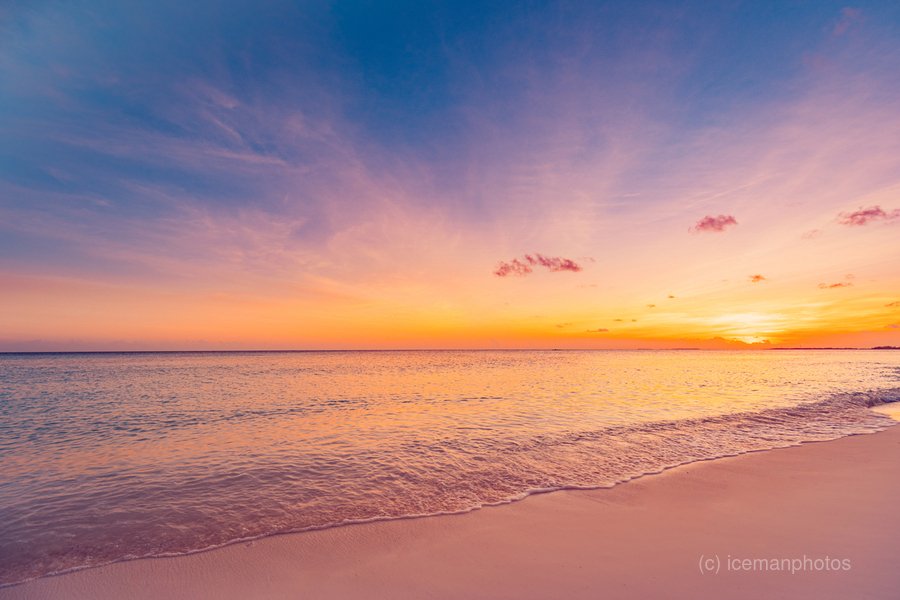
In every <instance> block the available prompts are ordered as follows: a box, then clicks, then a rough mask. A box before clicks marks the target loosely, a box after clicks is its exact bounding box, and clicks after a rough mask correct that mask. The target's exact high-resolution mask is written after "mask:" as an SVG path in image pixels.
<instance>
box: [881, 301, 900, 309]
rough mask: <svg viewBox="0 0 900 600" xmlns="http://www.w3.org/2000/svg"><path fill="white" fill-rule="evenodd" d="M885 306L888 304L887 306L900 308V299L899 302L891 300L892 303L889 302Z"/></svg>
mask: <svg viewBox="0 0 900 600" xmlns="http://www.w3.org/2000/svg"><path fill="white" fill-rule="evenodd" d="M885 306H886V307H887V308H900V301H898V302H890V303H888V304H885Z"/></svg>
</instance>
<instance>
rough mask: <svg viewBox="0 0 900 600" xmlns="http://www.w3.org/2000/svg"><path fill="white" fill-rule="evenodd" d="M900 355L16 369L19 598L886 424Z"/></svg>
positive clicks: (221, 362) (283, 361)
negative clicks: (128, 562)
mask: <svg viewBox="0 0 900 600" xmlns="http://www.w3.org/2000/svg"><path fill="white" fill-rule="evenodd" d="M898 399H900V352H890V351H763V352H702V351H696V352H695V351H659V352H657V351H635V352H612V351H597V352H590V351H585V352H578V351H564V352H549V351H548V352H532V351H508V352H500V351H498V352H493V351H485V352H450V351H441V352H425V351H423V352H296V353H123V354H51V355H13V354H8V355H0V583H2V584H10V583H15V582H19V581H23V580H26V579H29V578H33V577H38V576H42V575H46V574H49V573H57V572H61V571H66V570H70V569H77V568H82V567H86V566H92V565H100V564H105V563H109V562H113V561H119V560H124V559H131V558H137V557H144V556H160V555H173V554H180V553H188V552H194V551H198V550H202V549H207V548H211V547H216V546H221V545H224V544H227V543H230V542H234V541H237V540H246V539H251V538H257V537H260V536H265V535H271V534H275V533H281V532H288V531H301V530H305V529H311V528H321V527H331V526H337V525H340V524H345V523H350V522H357V521H365V520H372V519H385V518H400V517H407V516H414V515H427V514H439V513H448V512H458V511H466V510H471V509H474V508H477V507H480V506H484V505H488V504H496V503H502V502H509V501H512V500H515V499H519V498H522V497H524V496H525V495H527V494H529V493H534V492H538V491H546V490H554V489H563V488H592V487H604V486H612V485H615V484H616V483H618V482H622V481H626V480H628V479H630V478H633V477H636V476H639V475H641V474H645V473H653V472H658V471H660V470H662V469H665V468H667V467H671V466H675V465H678V464H683V463H687V462H691V461H696V460H702V459H709V458H714V457H719V456H725V455H733V454H738V453H742V452H747V451H751V450H760V449H766V448H775V447H781V446H787V445H791V444H797V443H800V442H804V441H813V440H826V439H832V438H837V437H840V436H844V435H849V434H857V433H866V432H872V431H877V430H879V429H883V428H884V427H887V426H888V425H889V424H890V423H891V421H890V420H889V419H888V418H887V417H886V416H884V415H880V414H877V413H875V412H873V411H871V410H869V407H870V406H874V405H877V404H881V403H884V402H891V401H895V400H898Z"/></svg>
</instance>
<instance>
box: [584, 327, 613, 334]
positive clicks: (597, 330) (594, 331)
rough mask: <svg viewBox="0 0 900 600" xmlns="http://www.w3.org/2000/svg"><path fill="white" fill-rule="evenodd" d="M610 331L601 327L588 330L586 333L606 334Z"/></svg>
mask: <svg viewBox="0 0 900 600" xmlns="http://www.w3.org/2000/svg"><path fill="white" fill-rule="evenodd" d="M608 331H609V329H606V328H604V327H601V328H600V329H588V330H587V332H586V333H606V332H608Z"/></svg>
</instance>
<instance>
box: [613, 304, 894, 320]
mask: <svg viewBox="0 0 900 600" xmlns="http://www.w3.org/2000/svg"><path fill="white" fill-rule="evenodd" d="M888 306H890V304H889V305H888ZM624 320H625V319H613V321H615V322H616V323H621V322H622V321H624Z"/></svg>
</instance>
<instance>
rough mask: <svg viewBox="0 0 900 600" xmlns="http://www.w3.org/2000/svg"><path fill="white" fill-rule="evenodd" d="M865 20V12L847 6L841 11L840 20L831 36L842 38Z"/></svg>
mask: <svg viewBox="0 0 900 600" xmlns="http://www.w3.org/2000/svg"><path fill="white" fill-rule="evenodd" d="M862 18H863V12H862V11H861V10H860V9H858V8H853V7H852V6H846V7H844V8H842V9H841V16H840V18H839V19H838V21H837V23H835V24H834V28H833V29H832V30H831V34H832V35H833V36H835V37H840V36H842V35H844V34H845V33H847V32H848V31H849V30H850V29H851V28H852V27H853V26H854V25H856V24H857V23H859V22H860V21H861V20H862Z"/></svg>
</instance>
